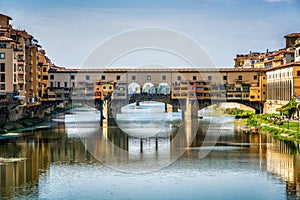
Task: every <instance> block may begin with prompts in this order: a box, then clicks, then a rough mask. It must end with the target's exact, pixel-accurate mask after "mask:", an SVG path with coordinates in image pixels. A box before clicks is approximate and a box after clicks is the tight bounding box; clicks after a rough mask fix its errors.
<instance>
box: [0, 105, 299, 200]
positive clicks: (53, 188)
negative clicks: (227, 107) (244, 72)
mask: <svg viewBox="0 0 300 200" xmlns="http://www.w3.org/2000/svg"><path fill="white" fill-rule="evenodd" d="M143 106H144V107H143ZM147 109H148V110H147ZM128 110H130V112H129V111H128ZM141 112H142V113H141ZM137 113H139V114H137ZM158 113H160V112H159V111H155V110H153V108H152V107H150V108H149V107H148V108H147V105H141V107H140V108H139V109H138V110H136V108H130V107H129V108H128V109H127V110H126V109H124V110H123V112H122V114H120V115H118V116H117V118H116V120H115V122H116V124H112V123H111V122H109V124H106V123H104V125H103V127H100V126H99V112H97V111H94V110H89V109H77V110H73V111H71V112H69V113H65V114H60V115H57V116H54V117H53V118H52V119H50V120H49V123H51V124H50V125H51V127H50V128H48V129H43V130H32V131H26V132H24V133H23V136H20V137H16V138H12V139H10V140H1V141H0V142H1V143H0V181H1V182H0V183H1V184H0V185H1V197H2V198H3V199H300V156H299V145H297V144H294V143H293V142H283V141H279V140H276V139H274V138H272V137H271V136H268V135H262V134H255V135H252V134H245V133H241V132H239V131H238V129H237V126H238V125H235V124H234V123H233V122H234V118H232V117H204V118H203V119H196V120H183V121H180V120H179V119H180V116H181V114H180V113H173V114H168V113H160V114H158Z"/></svg>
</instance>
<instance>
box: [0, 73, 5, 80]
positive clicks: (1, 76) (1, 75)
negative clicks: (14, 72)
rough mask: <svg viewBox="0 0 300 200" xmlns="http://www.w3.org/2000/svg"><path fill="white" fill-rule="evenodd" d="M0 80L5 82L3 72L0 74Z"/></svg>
mask: <svg viewBox="0 0 300 200" xmlns="http://www.w3.org/2000/svg"><path fill="white" fill-rule="evenodd" d="M0 82H5V74H0Z"/></svg>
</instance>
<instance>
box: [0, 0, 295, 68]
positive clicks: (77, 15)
mask: <svg viewBox="0 0 300 200" xmlns="http://www.w3.org/2000/svg"><path fill="white" fill-rule="evenodd" d="M299 10H300V0H151V1H150V0H145V1H139V0H110V1H107V0H85V1H82V0H81V1H79V0H52V1H35V0H26V2H24V0H0V13H2V14H5V15H8V16H10V17H12V18H13V20H12V21H11V23H12V24H13V27H14V28H17V29H25V30H27V32H29V33H30V34H31V35H33V36H34V37H35V38H36V39H37V40H38V41H39V44H40V45H41V46H42V47H43V48H44V49H45V50H46V52H47V55H48V57H49V58H50V59H51V60H52V62H53V63H54V64H56V65H58V66H62V67H67V68H75V67H76V68H78V67H81V66H82V65H83V64H84V63H85V62H86V59H87V58H89V55H90V54H91V53H92V52H93V51H94V50H95V49H96V48H97V47H98V46H99V45H101V44H103V43H105V41H107V40H109V39H110V38H114V37H116V36H117V35H119V34H122V33H124V32H127V31H130V30H135V29H142V28H147V27H148V28H149V27H155V28H160V29H166V30H172V31H174V32H177V33H178V34H182V35H184V36H186V37H188V38H190V39H191V40H192V41H194V42H195V43H197V44H198V45H199V46H201V47H202V48H203V49H204V50H205V52H206V53H207V55H208V56H209V57H210V58H211V60H212V61H213V63H214V64H215V65H216V66H217V67H233V65H234V62H233V59H234V58H235V56H236V54H246V53H249V52H250V51H253V52H257V51H259V52H264V51H266V49H269V50H278V49H280V48H284V45H285V40H284V35H286V34H288V33H292V32H300V23H299V19H300V12H299ZM132 42H135V41H132ZM176 42H179V43H180V41H174V43H176ZM185 48H186V49H188V48H189V46H186V47H185ZM149 52H150V51H149V50H147V51H139V52H134V53H132V54H128V55H126V56H124V55H123V56H122V58H120V59H119V60H117V62H115V63H117V64H118V65H145V63H146V64H148V63H156V64H158V65H160V66H161V65H165V64H168V65H170V66H172V65H183V63H185V61H182V60H181V58H180V57H178V56H177V57H176V55H175V56H174V55H171V54H169V55H167V54H168V52H167V53H166V52H163V53H158V52H157V51H153V52H150V55H149ZM126 58H127V59H126ZM137 60H138V61H137Z"/></svg>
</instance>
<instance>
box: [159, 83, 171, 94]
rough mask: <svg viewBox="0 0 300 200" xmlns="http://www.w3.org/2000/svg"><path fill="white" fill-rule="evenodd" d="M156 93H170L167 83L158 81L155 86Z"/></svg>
mask: <svg viewBox="0 0 300 200" xmlns="http://www.w3.org/2000/svg"><path fill="white" fill-rule="evenodd" d="M157 94H171V88H170V86H169V84H168V83H160V84H159V85H158V87H157Z"/></svg>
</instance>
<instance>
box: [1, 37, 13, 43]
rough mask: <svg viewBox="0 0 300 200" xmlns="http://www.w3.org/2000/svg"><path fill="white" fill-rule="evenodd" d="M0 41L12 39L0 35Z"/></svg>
mask: <svg viewBox="0 0 300 200" xmlns="http://www.w3.org/2000/svg"><path fill="white" fill-rule="evenodd" d="M0 41H5V42H7V41H13V39H11V38H9V37H5V36H0Z"/></svg>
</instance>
